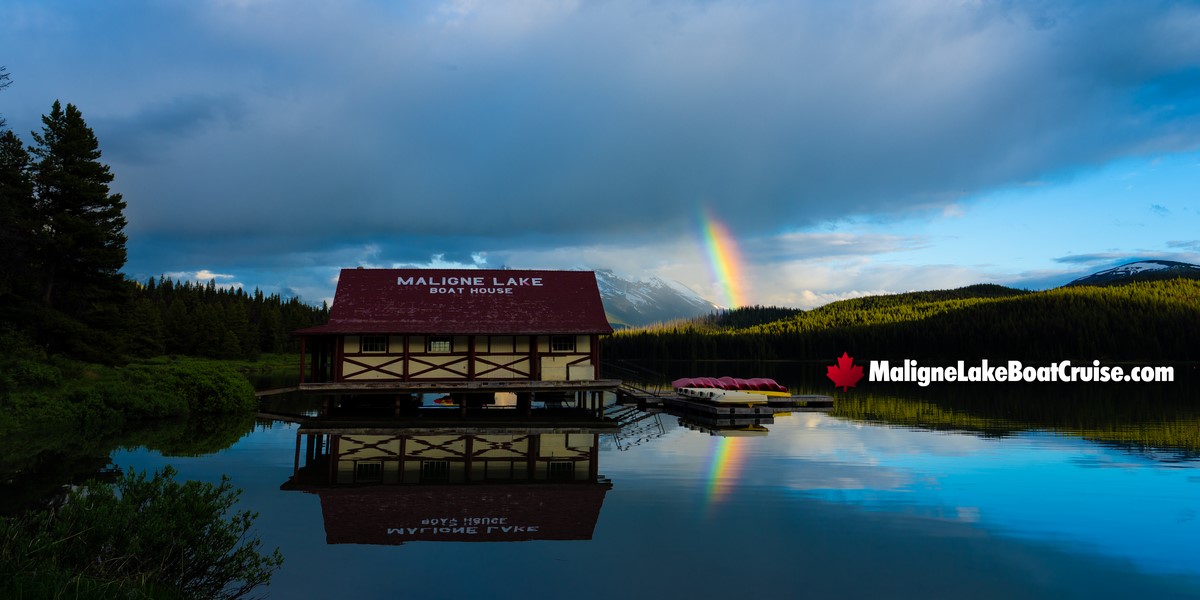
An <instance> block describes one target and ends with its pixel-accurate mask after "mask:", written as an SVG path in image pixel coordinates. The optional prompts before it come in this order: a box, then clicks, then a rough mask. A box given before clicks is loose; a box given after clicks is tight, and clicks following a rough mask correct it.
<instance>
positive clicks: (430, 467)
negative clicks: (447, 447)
mask: <svg viewBox="0 0 1200 600" xmlns="http://www.w3.org/2000/svg"><path fill="white" fill-rule="evenodd" d="M447 481H450V461H447V460H423V461H421V483H445V482H447Z"/></svg>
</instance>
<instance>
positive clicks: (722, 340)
mask: <svg viewBox="0 0 1200 600" xmlns="http://www.w3.org/2000/svg"><path fill="white" fill-rule="evenodd" d="M1197 331H1200V281H1195V280H1187V279H1179V280H1169V281H1155V282H1136V283H1131V284H1128V285H1124V286H1112V287H1086V286H1084V287H1069V288H1059V289H1054V290H1048V291H1044V292H1026V291H1021V290H1013V289H1009V288H1004V287H1001V286H992V285H980V286H971V287H967V288H961V289H958V290H946V291H932V292H915V293H908V294H895V295H886V296H873V297H865V298H856V299H853V300H845V301H841V302H834V303H831V304H828V305H826V306H822V307H820V308H817V309H814V310H811V311H801V312H797V313H796V314H795V315H793V316H791V317H787V318H783V319H779V320H775V321H771V322H769V323H763V324H758V325H751V326H747V327H726V328H714V327H711V326H708V325H707V324H706V323H704V322H686V323H677V324H672V325H668V326H660V327H656V328H647V329H638V330H626V331H620V332H618V333H617V334H616V335H614V336H612V337H611V338H609V339H607V340H606V341H605V343H604V352H605V356H606V357H610V358H621V359H636V360H712V359H731V358H738V359H751V360H753V359H767V360H774V359H817V358H819V359H826V358H829V357H834V356H838V355H840V354H841V353H842V352H849V353H850V354H851V355H853V356H856V357H863V358H866V359H870V358H879V359H889V358H890V359H900V358H924V359H941V360H956V359H972V358H989V357H990V358H1001V359H1010V358H1011V359H1039V360H1059V359H1066V358H1073V359H1097V358H1098V359H1111V360H1197V359H1200V349H1198V348H1197V345H1196V344H1195V332H1197Z"/></svg>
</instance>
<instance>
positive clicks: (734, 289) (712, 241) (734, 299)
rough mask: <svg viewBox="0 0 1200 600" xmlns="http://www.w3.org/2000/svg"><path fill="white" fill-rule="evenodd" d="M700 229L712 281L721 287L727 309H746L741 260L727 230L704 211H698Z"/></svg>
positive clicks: (702, 209)
mask: <svg viewBox="0 0 1200 600" xmlns="http://www.w3.org/2000/svg"><path fill="white" fill-rule="evenodd" d="M700 229H701V235H702V237H703V238H704V247H705V249H706V250H707V253H708V263H709V268H710V269H711V270H712V277H713V281H715V282H716V284H717V285H718V286H720V288H721V292H722V294H723V295H724V298H725V302H726V304H727V307H728V308H737V307H739V306H745V305H746V297H745V286H744V285H743V284H742V260H741V256H740V255H739V254H738V249H737V244H736V243H734V241H733V236H732V235H730V233H729V229H728V228H726V227H725V224H724V223H721V222H720V221H718V220H717V219H716V218H715V217H713V215H712V213H711V212H709V211H708V209H705V208H701V209H700Z"/></svg>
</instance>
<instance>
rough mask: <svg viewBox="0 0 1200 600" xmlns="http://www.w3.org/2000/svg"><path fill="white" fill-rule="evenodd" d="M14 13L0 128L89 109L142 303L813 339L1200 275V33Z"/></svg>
mask: <svg viewBox="0 0 1200 600" xmlns="http://www.w3.org/2000/svg"><path fill="white" fill-rule="evenodd" d="M2 4H3V10H2V11H0V65H4V66H6V67H7V68H8V71H9V73H10V74H11V76H12V82H13V83H12V86H11V87H9V88H8V89H7V90H5V91H3V92H0V114H2V115H3V116H4V117H6V118H7V119H8V121H9V126H10V127H11V128H12V129H14V130H15V131H17V132H18V133H19V134H20V135H22V136H23V138H24V139H25V140H26V141H27V142H28V141H30V137H29V132H30V131H32V130H35V129H40V120H39V119H40V116H41V115H42V114H44V113H46V112H48V111H49V108H50V105H51V104H52V103H53V102H54V100H55V99H61V100H62V101H64V102H71V103H74V104H76V105H77V106H78V107H79V108H80V110H81V111H82V112H83V114H84V117H85V118H86V119H87V121H88V123H89V124H90V125H91V126H92V127H93V129H94V130H95V131H96V134H97V136H98V138H99V139H100V144H101V148H102V150H103V152H104V160H105V161H106V162H108V163H109V164H110V166H111V167H112V169H113V171H114V173H115V174H116V181H115V184H114V185H115V189H116V190H117V191H119V192H121V193H123V194H124V196H125V199H126V201H127V202H128V209H127V216H128V219H129V226H128V228H127V233H128V234H129V238H130V241H129V262H128V264H127V265H126V268H125V271H126V273H128V274H129V275H130V276H132V277H136V278H139V279H144V278H146V277H149V276H152V275H154V276H156V275H160V274H172V275H174V276H175V277H199V278H205V279H207V278H210V277H216V278H217V281H218V283H221V284H227V285H239V284H240V285H244V286H246V287H247V288H252V287H261V288H263V289H264V290H267V291H280V292H283V293H297V294H299V295H300V296H301V297H302V298H303V299H305V300H310V301H316V302H319V301H321V300H322V299H327V298H331V297H332V292H333V288H334V283H333V282H334V279H335V277H336V274H337V272H338V270H339V269H340V268H343V267H354V266H359V265H362V266H377V267H386V266H393V265H446V266H453V265H463V266H484V267H499V266H501V265H507V266H510V267H515V268H572V267H579V266H587V267H593V268H611V269H614V270H615V271H617V272H618V273H621V274H625V275H627V276H632V277H649V276H652V275H657V276H660V277H664V278H668V279H674V280H677V281H679V282H681V283H684V284H685V285H687V286H689V287H691V288H693V289H695V290H696V291H698V292H699V293H701V294H702V295H704V296H706V297H708V298H710V299H712V300H714V301H717V302H718V303H723V302H721V298H723V297H725V293H726V292H727V291H728V288H729V287H730V286H731V285H732V286H733V287H735V288H737V289H738V291H739V293H740V294H739V295H740V297H742V298H744V299H745V301H746V302H749V303H759V304H783V305H791V306H800V307H810V306H815V305H818V304H821V303H824V302H828V301H830V300H834V299H838V298H843V297H849V296H854V295H860V294H864V293H879V292H885V291H905V290H913V289H931V288H944V287H956V286H961V285H968V284H971V283H977V282H996V283H1004V284H1009V285H1017V286H1023V287H1030V288H1044V287H1049V286H1054V285H1058V284H1061V283H1064V282H1066V281H1069V280H1070V279H1072V278H1074V277H1076V276H1079V275H1081V274H1084V273H1087V272H1091V271H1094V270H1097V269H1100V268H1105V267H1108V266H1112V265H1114V264H1119V263H1122V262H1127V261H1129V260H1133V259H1139V258H1165V259H1174V260H1184V261H1188V262H1200V35H1197V33H1196V32H1198V31H1200V5H1197V4H1196V3H1194V2H1152V1H1138V2H1133V1H1131V2H1101V1H1086V2H1078V3H1073V2H1046V1H1031V2H1024V1H1022V0H1007V1H1002V2H988V1H970V0H964V1H959V2H947V1H942V0H937V1H933V0H930V1H919V0H910V1H887V2H884V1H880V2H875V1H871V0H864V1H861V2H825V1H812V2H807V1H800V0H779V1H773V0H759V1H736V2H735V1H728V2H710V1H700V0H695V1H685V0H644V1H639V0H631V1H629V2H569V1H563V2H548V1H540V0H513V1H509V0H478V1H472V0H458V1H445V2H437V1H427V2H420V1H413V2H401V1H396V0H388V1H369V0H337V1H333V0H329V1H320V0H195V1H186V2H185V1H170V2H168V1H165V0H164V1H158V2H153V1H137V0H130V1H113V2H86V1H83V0H78V1H74V2H71V1H53V0H51V1H47V0H36V1H33V0H28V1H27V0H2ZM706 215H707V217H706ZM706 219H710V220H712V221H715V222H716V223H717V225H716V227H717V228H718V229H727V230H728V231H729V232H730V234H731V237H732V239H733V244H734V245H735V246H736V248H737V253H736V254H737V256H738V257H739V258H738V261H737V263H736V268H735V269H734V275H735V279H734V280H733V281H718V280H717V279H715V277H714V273H715V272H716V271H715V270H714V269H713V268H712V265H711V264H710V262H711V261H710V253H709V251H708V248H706V246H705V236H704V234H703V232H704V231H705V230H706V229H708V226H709V224H710V223H708V222H707V221H706Z"/></svg>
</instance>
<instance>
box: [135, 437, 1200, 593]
mask: <svg viewBox="0 0 1200 600" xmlns="http://www.w3.org/2000/svg"><path fill="white" fill-rule="evenodd" d="M656 419H657V420H656ZM660 423H661V428H659V424H660ZM641 425H643V426H644V430H643V431H642V435H639V436H636V437H637V438H640V440H641V441H640V443H636V444H635V445H632V446H631V445H630V444H631V443H634V442H635V440H634V439H633V438H616V437H614V436H612V435H601V436H600V438H599V442H600V445H599V452H598V453H597V457H598V471H599V474H600V475H601V476H602V477H603V478H605V479H607V480H609V481H611V484H612V487H611V489H608V490H607V492H606V493H605V494H604V496H603V505H602V506H601V507H600V509H599V512H598V514H597V513H596V512H595V511H588V510H584V511H582V513H583V514H582V515H581V520H582V523H578V524H576V528H577V529H578V528H579V527H582V528H583V534H582V535H581V536H580V537H582V538H584V539H576V540H533V541H522V542H508V543H505V542H487V541H484V542H462V541H410V542H408V543H404V544H399V545H379V544H361V543H337V544H330V543H327V531H326V526H327V523H326V519H325V516H324V514H323V512H322V506H321V499H320V497H318V495H316V494H313V493H306V492H304V491H284V490H281V489H280V485H281V484H283V483H285V482H286V481H288V479H289V477H291V476H292V473H293V457H294V455H295V454H294V453H295V448H296V434H297V430H296V426H295V425H290V424H286V423H282V422H270V423H267V422H263V423H260V425H259V426H258V427H256V429H255V430H254V431H253V432H252V433H250V434H248V435H247V436H245V437H244V438H243V439H241V440H240V441H238V442H237V443H236V444H234V445H233V446H231V447H229V448H227V449H225V450H223V451H221V452H218V453H216V454H210V455H206V456H200V457H194V458H178V457H171V458H165V457H163V456H161V455H160V454H158V453H157V452H153V451H148V450H145V449H137V450H127V451H121V452H117V453H116V454H115V455H114V456H113V460H114V462H116V463H117V464H118V465H119V466H121V467H134V468H137V469H144V468H148V469H152V468H158V467H160V466H162V465H164V464H167V463H170V464H173V465H175V466H176V468H178V469H179V471H180V474H181V476H183V477H188V478H194V479H201V480H209V481H216V480H218V479H219V477H220V475H221V474H222V473H227V474H229V475H230V476H231V477H232V478H233V482H234V483H235V484H236V485H237V486H239V487H241V488H243V489H244V490H245V493H244V495H243V497H242V506H243V507H245V508H248V509H251V510H254V511H257V512H259V513H260V517H259V519H258V521H257V530H258V531H259V533H260V535H261V537H262V539H263V541H264V543H265V545H266V546H267V547H274V546H279V547H280V548H281V549H282V551H283V554H284V556H285V558H286V562H285V564H284V566H283V568H282V570H281V571H280V572H279V573H278V574H276V576H275V578H274V580H273V583H272V584H271V586H270V587H269V588H268V589H267V590H266V591H267V592H268V593H269V595H270V597H272V598H324V597H347V598H385V597H387V598H393V597H421V598H465V597H478V598H524V599H529V598H550V597H553V598H559V597H575V598H661V597H693V598H715V597H725V598H728V597H745V596H747V595H751V596H758V597H801V596H804V597H931V596H932V597H947V596H955V597H974V598H1014V597H1042V598H1060V597H1089V598H1093V597H1113V598H1122V597H1142V598H1174V597H1180V598H1192V597H1194V598H1200V552H1198V551H1197V542H1198V541H1200V462H1197V461H1196V460H1195V459H1194V458H1190V457H1188V456H1187V455H1180V453H1176V452H1154V451H1141V450H1136V449H1128V448H1121V447H1115V446H1111V445H1106V444H1100V443H1095V442H1091V441H1087V440H1084V439H1081V438H1078V437H1074V436H1067V435H1060V434H1055V433H1049V432H1039V431H1027V432H1022V433H1017V434H1015V435H1009V436H1005V437H986V436H982V435H979V434H977V433H960V432H945V431H929V430H919V429H908V428H901V427H892V426H885V425H876V424H870V423H866V422H862V421H851V420H844V419H841V418H838V417H834V416H831V415H827V414H822V413H795V414H792V415H790V416H782V417H777V418H776V420H775V422H774V423H773V424H770V425H767V426H766V429H767V430H768V431H767V432H765V433H764V432H762V431H758V432H753V433H749V434H747V435H711V434H710V433H709V432H706V431H702V430H694V429H691V428H688V427H686V426H683V425H681V424H680V422H679V419H678V418H676V417H673V416H669V415H666V414H663V415H659V416H658V417H657V418H649V419H646V420H643V421H642V422H641ZM419 487H421V488H426V489H429V488H430V486H419ZM434 487H437V488H439V489H440V490H442V491H446V490H447V488H456V489H463V488H474V489H479V488H481V487H482V488H486V485H482V486H481V485H472V486H454V485H453V484H450V485H441V486H434ZM525 487H530V488H535V489H534V491H532V492H530V493H531V494H533V496H531V497H530V499H529V500H528V504H538V505H539V506H538V507H537V508H536V509H533V510H532V512H531V511H525V512H524V513H523V516H522V517H521V518H523V519H525V520H527V521H530V522H532V521H533V520H536V519H537V518H538V516H537V515H538V514H539V511H540V512H541V513H544V514H545V515H546V519H551V518H552V517H551V515H555V514H558V515H561V513H562V507H561V506H556V505H555V503H556V502H559V501H560V498H559V496H556V495H554V494H552V493H545V494H544V495H543V496H537V494H538V493H539V492H537V491H536V488H537V486H536V485H530V486H525ZM375 489H377V490H381V492H380V493H383V494H387V493H388V489H392V490H395V489H398V488H396V487H391V488H388V487H387V486H375ZM399 489H408V490H412V487H410V486H403V487H402V488H399ZM545 489H549V488H545ZM468 493H469V494H470V493H473V492H469V491H468ZM443 498H444V500H443V502H445V503H446V506H445V509H444V510H443V511H442V512H443V513H446V514H452V513H455V511H460V510H463V507H456V506H451V505H452V504H454V503H455V502H456V501H455V499H454V496H453V490H451V493H450V494H449V495H444V496H443ZM426 501H428V498H426ZM480 501H481V500H480V499H479V496H478V494H475V496H474V498H473V499H472V500H470V501H469V502H470V503H472V506H473V507H474V508H473V509H472V510H478V506H479V502H480ZM482 501H483V502H486V501H487V497H486V494H485V495H484V497H483V500H482ZM464 502H467V501H464ZM389 506H391V507H392V508H391V509H387V510H383V511H382V512H380V511H379V510H378V508H376V509H371V510H373V511H374V512H371V513H370V514H366V513H365V512H364V515H361V516H365V517H366V518H365V521H366V523H365V525H366V526H371V525H372V524H374V525H377V526H378V527H379V528H386V527H387V526H388V524H391V523H393V522H394V523H400V522H402V521H405V520H406V519H410V518H412V517H413V516H412V515H403V514H394V513H396V512H400V513H403V512H404V508H403V502H402V501H399V500H398V501H396V502H392V503H391V504H390V505H389ZM343 509H345V507H343ZM349 510H351V511H353V510H354V509H353V507H351V508H350V509H349ZM363 510H364V511H367V510H368V509H367V508H364V509H363ZM389 510H390V511H391V512H390V513H389ZM423 510H429V508H428V507H426V508H425V509H423ZM438 514H442V513H438ZM431 515H432V516H436V515H435V514H433V513H431ZM344 516H345V515H344ZM348 518H354V516H353V515H350V517H348ZM593 519H594V524H593V523H592V520H593ZM360 524H361V523H360ZM330 527H332V528H338V527H340V526H339V525H337V524H331V525H330ZM589 527H590V528H591V529H590V539H586V538H587V537H588V528H589ZM332 533H334V532H332V531H331V534H332Z"/></svg>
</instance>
